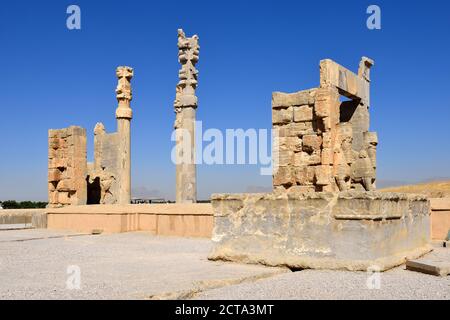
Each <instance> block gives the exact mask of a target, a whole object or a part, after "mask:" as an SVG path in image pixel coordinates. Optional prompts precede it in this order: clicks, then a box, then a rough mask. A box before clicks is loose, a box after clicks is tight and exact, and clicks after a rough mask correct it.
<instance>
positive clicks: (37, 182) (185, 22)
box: [0, 0, 450, 200]
mask: <svg viewBox="0 0 450 320" xmlns="http://www.w3.org/2000/svg"><path fill="white" fill-rule="evenodd" d="M70 4H77V5H79V6H80V7H81V14H82V16H81V18H82V21H81V26H82V29H81V30H77V31H70V30H68V29H67V28H66V18H67V14H66V8H67V6H68V5H70ZM370 4H377V5H379V6H380V7H381V12H382V29H381V30H373V31H371V30H368V29H367V28H366V19H367V17H368V15H367V14H366V8H367V7H368V5H370ZM180 27H182V28H183V29H184V30H185V31H186V33H187V34H188V35H192V34H194V33H196V34H198V35H199V37H200V46H201V50H200V62H199V64H198V69H199V72H200V75H199V88H198V91H197V94H198V97H199V108H198V113H197V115H198V119H199V120H202V121H203V126H204V127H205V128H219V129H226V128H244V129H247V128H270V126H271V92H272V91H286V92H294V91H299V90H303V89H307V88H312V87H316V86H317V85H318V81H319V60H321V59H324V58H331V59H333V60H335V61H337V62H339V63H340V64H342V65H344V66H346V67H348V68H350V69H352V70H354V71H356V69H357V66H358V62H359V60H360V58H361V56H363V55H366V56H369V57H371V58H373V59H374V60H375V67H374V68H373V69H372V109H371V117H372V119H371V120H372V122H371V125H372V130H374V131H378V134H379V140H380V144H379V149H378V178H379V179H380V180H391V181H418V180H423V179H428V178H433V177H450V143H449V141H450V41H449V34H450V2H449V1H374V2H372V1H371V2H369V1H364V0H362V1H361V0H360V1H300V0H297V1H282V0H279V1H262V0H259V1H242V0H240V1H230V0H227V1H211V0H210V1H170V0H168V1H132V0H128V1H115V0H114V1H111V0H109V1H92V0H90V1H84V0H83V1H74V2H68V1H15V2H14V3H13V2H8V3H3V4H2V6H1V8H0V43H1V54H0V58H1V63H2V75H1V77H0V88H1V95H2V98H1V100H0V101H1V102H0V106H1V113H2V116H1V122H0V146H1V151H0V152H1V154H0V200H6V199H17V200H23V199H35V200H39V199H42V200H45V199H46V198H47V182H46V180H47V130H48V129H49V128H62V127H66V126H69V125H72V124H75V125H80V126H83V127H85V128H86V129H87V130H88V140H89V152H90V154H89V158H90V159H91V158H92V140H93V133H92V132H93V128H94V126H95V123H96V122H98V121H102V122H103V123H104V124H105V126H106V128H107V130H108V131H114V130H115V129H116V123H115V118H114V111H115V108H116V104H117V102H116V99H115V94H114V89H115V86H116V83H117V80H116V78H115V68H116V67H117V66H118V65H129V66H132V67H134V69H135V77H134V79H133V82H132V85H133V89H134V100H133V102H132V107H133V110H134V119H133V122H132V135H133V136H132V147H133V151H132V157H133V162H132V171H133V187H134V188H136V189H139V190H147V191H148V192H149V193H151V191H152V190H154V191H155V194H156V193H157V192H159V193H160V194H161V195H162V196H166V197H169V198H171V197H173V195H174V188H175V169H174V165H173V164H172V163H171V161H170V151H171V148H172V146H173V142H171V141H170V135H171V131H172V125H173V120H174V113H173V100H174V95H175V85H176V83H177V81H178V78H177V76H178V69H179V64H178V61H177V47H176V43H177V29H178V28H180ZM270 185H271V177H267V176H265V177H264V176H260V175H259V167H258V166H200V167H199V168H198V189H199V195H200V198H207V197H209V194H210V193H211V192H243V191H246V190H247V189H248V188H249V187H250V186H262V187H270Z"/></svg>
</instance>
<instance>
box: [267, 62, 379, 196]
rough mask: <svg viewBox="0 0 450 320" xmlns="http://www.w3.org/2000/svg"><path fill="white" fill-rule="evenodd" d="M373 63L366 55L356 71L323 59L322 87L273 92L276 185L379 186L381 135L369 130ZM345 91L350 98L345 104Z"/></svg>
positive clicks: (335, 188)
mask: <svg viewBox="0 0 450 320" xmlns="http://www.w3.org/2000/svg"><path fill="white" fill-rule="evenodd" d="M372 65H373V61H372V60H370V59H368V58H365V57H363V58H362V60H361V63H360V67H359V71H358V74H355V73H353V72H351V71H349V70H348V69H346V68H344V67H342V66H340V65H339V64H337V63H336V62H334V61H332V60H323V61H321V62H320V87H319V88H315V89H309V90H304V91H299V92H295V93H282V92H274V93H273V94H272V123H273V128H274V130H275V139H274V144H273V160H274V168H275V170H274V173H273V178H274V179H273V184H274V187H275V188H279V187H284V188H285V189H289V188H296V189H299V187H301V189H303V190H307V191H308V190H309V191H310V192H318V191H319V192H320V191H326V192H336V191H346V190H358V191H364V190H366V191H373V190H375V178H376V147H377V144H378V138H377V134H376V133H375V132H369V121H370V118H369V89H370V67H371V66H372ZM341 95H343V96H345V97H347V98H349V99H351V100H347V101H343V102H341V99H340V96H341ZM288 139H294V140H288ZM287 141H289V142H287ZM309 167H312V169H309ZM311 174H312V176H311Z"/></svg>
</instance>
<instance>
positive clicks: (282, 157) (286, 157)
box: [278, 150, 294, 167]
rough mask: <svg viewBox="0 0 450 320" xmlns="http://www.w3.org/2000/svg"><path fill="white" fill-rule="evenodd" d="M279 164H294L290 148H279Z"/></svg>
mask: <svg viewBox="0 0 450 320" xmlns="http://www.w3.org/2000/svg"><path fill="white" fill-rule="evenodd" d="M278 155H279V166H281V167H286V166H292V165H293V164H294V151H292V150H279V152H278Z"/></svg>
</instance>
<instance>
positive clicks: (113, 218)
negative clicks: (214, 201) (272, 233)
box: [47, 204, 213, 238]
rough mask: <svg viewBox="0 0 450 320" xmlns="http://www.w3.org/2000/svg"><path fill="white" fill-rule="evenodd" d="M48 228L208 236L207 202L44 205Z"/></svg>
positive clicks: (210, 224) (210, 225)
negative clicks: (62, 206)
mask: <svg viewBox="0 0 450 320" xmlns="http://www.w3.org/2000/svg"><path fill="white" fill-rule="evenodd" d="M47 217H48V228H49V229H59V230H71V231H77V232H92V231H93V230H101V231H103V232H105V233H119V232H130V231H149V232H152V233H153V234H155V235H164V236H181V237H206V238H210V237H211V233H212V228H213V211H212V207H211V205H210V204H182V205H181V204H142V205H131V204H130V205H85V206H68V207H64V208H58V209H47Z"/></svg>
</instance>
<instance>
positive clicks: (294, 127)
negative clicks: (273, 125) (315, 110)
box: [289, 121, 314, 137]
mask: <svg viewBox="0 0 450 320" xmlns="http://www.w3.org/2000/svg"><path fill="white" fill-rule="evenodd" d="M313 133H314V126H313V123H312V122H310V121H306V122H293V123H291V124H290V127H289V135H290V136H292V137H301V136H303V135H305V134H313Z"/></svg>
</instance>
